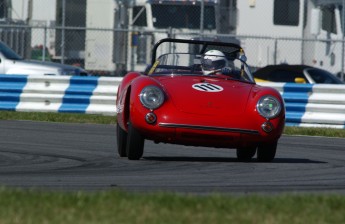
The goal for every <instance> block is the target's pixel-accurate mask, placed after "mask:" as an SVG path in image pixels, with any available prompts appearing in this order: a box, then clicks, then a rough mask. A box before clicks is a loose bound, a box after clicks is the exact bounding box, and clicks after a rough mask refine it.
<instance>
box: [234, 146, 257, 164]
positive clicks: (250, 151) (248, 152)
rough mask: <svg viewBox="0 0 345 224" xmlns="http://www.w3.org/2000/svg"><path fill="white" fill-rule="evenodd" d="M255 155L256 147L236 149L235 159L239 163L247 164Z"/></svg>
mask: <svg viewBox="0 0 345 224" xmlns="http://www.w3.org/2000/svg"><path fill="white" fill-rule="evenodd" d="M255 153H256V147H248V148H238V149H236V155H237V159H238V160H239V161H241V162H249V161H250V160H251V159H252V158H253V157H254V155H255Z"/></svg>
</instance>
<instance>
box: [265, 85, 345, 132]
mask: <svg viewBox="0 0 345 224" xmlns="http://www.w3.org/2000/svg"><path fill="white" fill-rule="evenodd" d="M258 84H259V85H264V86H271V87H273V88H275V89H277V90H278V91H279V92H280V94H281V95H282V96H283V98H284V101H285V107H286V126H303V127H329V128H341V129H344V128H345V85H332V84H294V83H268V82H267V83H265V82H263V83H258Z"/></svg>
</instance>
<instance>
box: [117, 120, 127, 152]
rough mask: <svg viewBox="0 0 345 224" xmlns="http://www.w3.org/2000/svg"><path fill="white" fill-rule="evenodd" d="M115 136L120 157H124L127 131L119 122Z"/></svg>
mask: <svg viewBox="0 0 345 224" xmlns="http://www.w3.org/2000/svg"><path fill="white" fill-rule="evenodd" d="M116 132H117V133H116V137H117V151H118V153H119V156H120V157H126V156H127V152H126V146H127V132H126V131H125V130H123V129H122V128H121V127H120V125H119V124H117V127H116Z"/></svg>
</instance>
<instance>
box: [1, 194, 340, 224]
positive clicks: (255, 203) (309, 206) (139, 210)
mask: <svg viewBox="0 0 345 224" xmlns="http://www.w3.org/2000/svg"><path fill="white" fill-rule="evenodd" d="M0 198H1V199H0V207H1V210H0V223H85V224H86V223H150V224H154V223H157V224H158V223H165V224H169V223H172V224H178V223H198V224H202V223H269V224H271V223H272V224H273V223H281V224H284V223H289V224H290V223H344V221H345V213H344V209H345V197H342V196H339V195H319V196H317V195H314V196H312V195H309V196H307V195H279V196H274V197H273V196H258V195H247V196H230V195H217V194H213V195H209V196H193V195H177V194H171V193H156V194H139V193H126V192H122V191H103V192H89V193H86V192H74V193H71V192H70V193H58V192H42V191H34V190H29V191H24V190H21V191H19V190H6V189H2V190H0Z"/></svg>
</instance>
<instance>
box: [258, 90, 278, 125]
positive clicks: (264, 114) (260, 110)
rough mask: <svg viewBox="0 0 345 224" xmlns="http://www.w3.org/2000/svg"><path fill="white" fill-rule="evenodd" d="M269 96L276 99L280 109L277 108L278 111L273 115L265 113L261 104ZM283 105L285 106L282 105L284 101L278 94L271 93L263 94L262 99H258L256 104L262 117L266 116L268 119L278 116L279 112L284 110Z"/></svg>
mask: <svg viewBox="0 0 345 224" xmlns="http://www.w3.org/2000/svg"><path fill="white" fill-rule="evenodd" d="M267 98H271V99H273V101H275V102H276V104H277V105H278V109H277V110H276V112H275V113H274V114H273V115H268V114H267V113H264V112H263V111H262V107H261V106H260V105H261V103H262V102H263V101H264V99H267ZM282 107H283V105H282V103H281V102H280V100H279V99H278V98H277V97H276V96H273V95H269V94H268V95H263V96H261V97H260V99H259V100H258V102H257V104H256V110H257V112H258V113H259V114H260V115H261V116H262V117H264V118H266V119H268V120H269V119H273V118H276V117H278V116H279V114H280V113H281V111H282Z"/></svg>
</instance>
